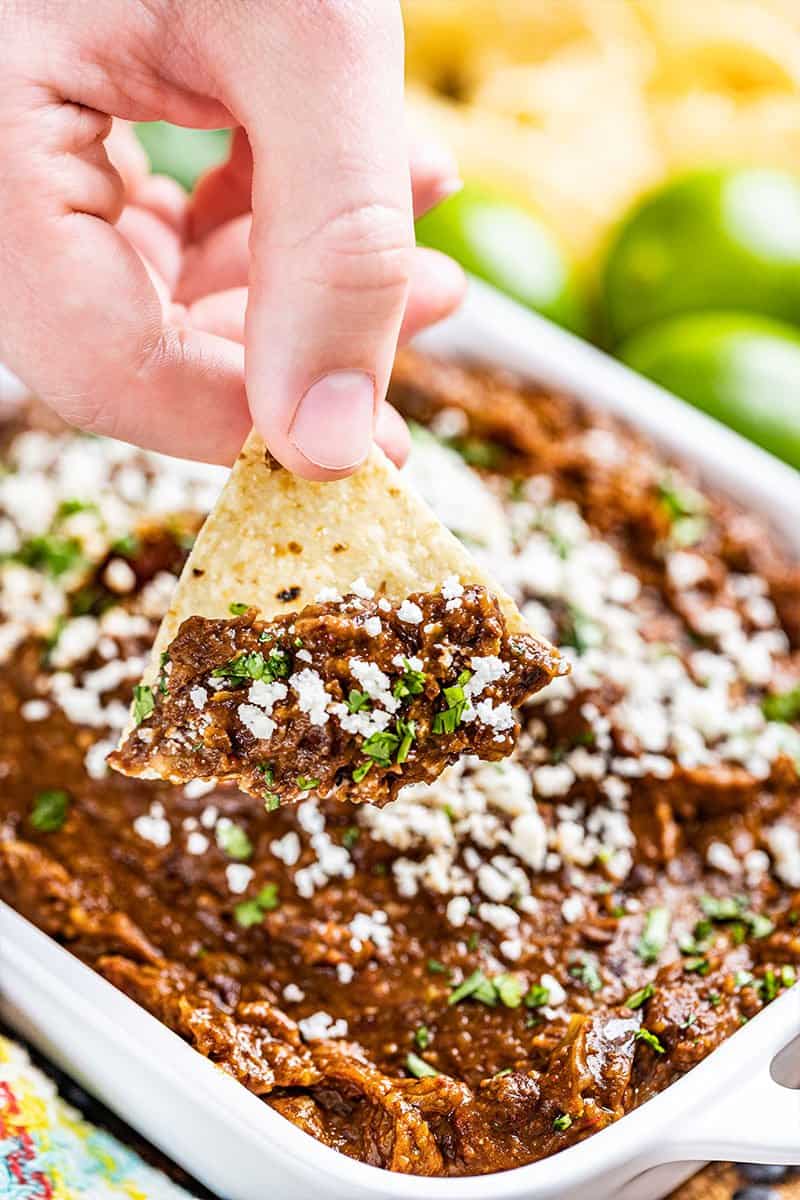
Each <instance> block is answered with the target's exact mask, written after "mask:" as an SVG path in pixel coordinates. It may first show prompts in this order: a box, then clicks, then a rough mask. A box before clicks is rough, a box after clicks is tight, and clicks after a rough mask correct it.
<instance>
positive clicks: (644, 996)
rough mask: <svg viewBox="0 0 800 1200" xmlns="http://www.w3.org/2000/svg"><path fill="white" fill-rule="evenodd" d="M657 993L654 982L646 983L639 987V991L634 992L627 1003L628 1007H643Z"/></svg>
mask: <svg viewBox="0 0 800 1200" xmlns="http://www.w3.org/2000/svg"><path fill="white" fill-rule="evenodd" d="M655 993H656V989H655V986H654V985H653V984H652V983H646V984H645V985H644V987H641V988H639V990H638V992H632V993H631V995H630V996H628V999H627V1000H626V1001H625V1004H626V1006H627V1007H628V1008H634V1009H636V1008H641V1007H642V1005H643V1004H645V1003H646V1001H648V1000H649V999H650V997H651V996H654V995H655Z"/></svg>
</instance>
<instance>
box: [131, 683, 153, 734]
mask: <svg viewBox="0 0 800 1200" xmlns="http://www.w3.org/2000/svg"><path fill="white" fill-rule="evenodd" d="M155 706H156V702H155V700H154V698H153V689H152V688H151V687H148V686H147V684H146V683H137V685H136V687H135V688H134V689H133V719H134V721H135V722H136V724H137V725H141V723H142V721H146V720H147V718H148V717H149V716H151V715H152V713H153V710H154V709H155Z"/></svg>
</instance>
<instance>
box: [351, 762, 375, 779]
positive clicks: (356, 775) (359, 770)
mask: <svg viewBox="0 0 800 1200" xmlns="http://www.w3.org/2000/svg"><path fill="white" fill-rule="evenodd" d="M373 766H374V763H372V762H371V761H369V760H368V761H367V762H363V763H359V765H358V766H357V767H355V768H354V770H353V783H361V780H362V779H363V778H364V776H365V775H366V774H368V772H369V771H371V770H372V768H373Z"/></svg>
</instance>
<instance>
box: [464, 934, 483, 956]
mask: <svg viewBox="0 0 800 1200" xmlns="http://www.w3.org/2000/svg"><path fill="white" fill-rule="evenodd" d="M480 941H481V939H480V935H479V934H478V931H477V930H476V929H473V931H472V933H471V934H470V935H469V937H468V938H467V949H468V950H469V951H470V953H473V952H474V951H475V950H477V949H478V946H479V945H480Z"/></svg>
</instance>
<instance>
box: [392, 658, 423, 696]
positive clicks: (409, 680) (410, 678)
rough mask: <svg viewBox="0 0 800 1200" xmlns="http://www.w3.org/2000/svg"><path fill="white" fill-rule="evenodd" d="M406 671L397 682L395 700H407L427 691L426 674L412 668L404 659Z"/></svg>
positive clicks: (394, 689) (394, 690)
mask: <svg viewBox="0 0 800 1200" xmlns="http://www.w3.org/2000/svg"><path fill="white" fill-rule="evenodd" d="M403 665H404V667H405V670H404V671H403V674H402V676H401V677H400V678H399V679H398V680H397V682H396V683H395V685H394V687H393V689H392V695H393V696H394V698H395V700H405V699H406V698H407V697H408V696H419V695H421V693H422V692H424V690H425V673H424V671H417V670H415V668H414V667H412V666H411V663H410V662H409V661H408V659H407V658H404V659H403Z"/></svg>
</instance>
